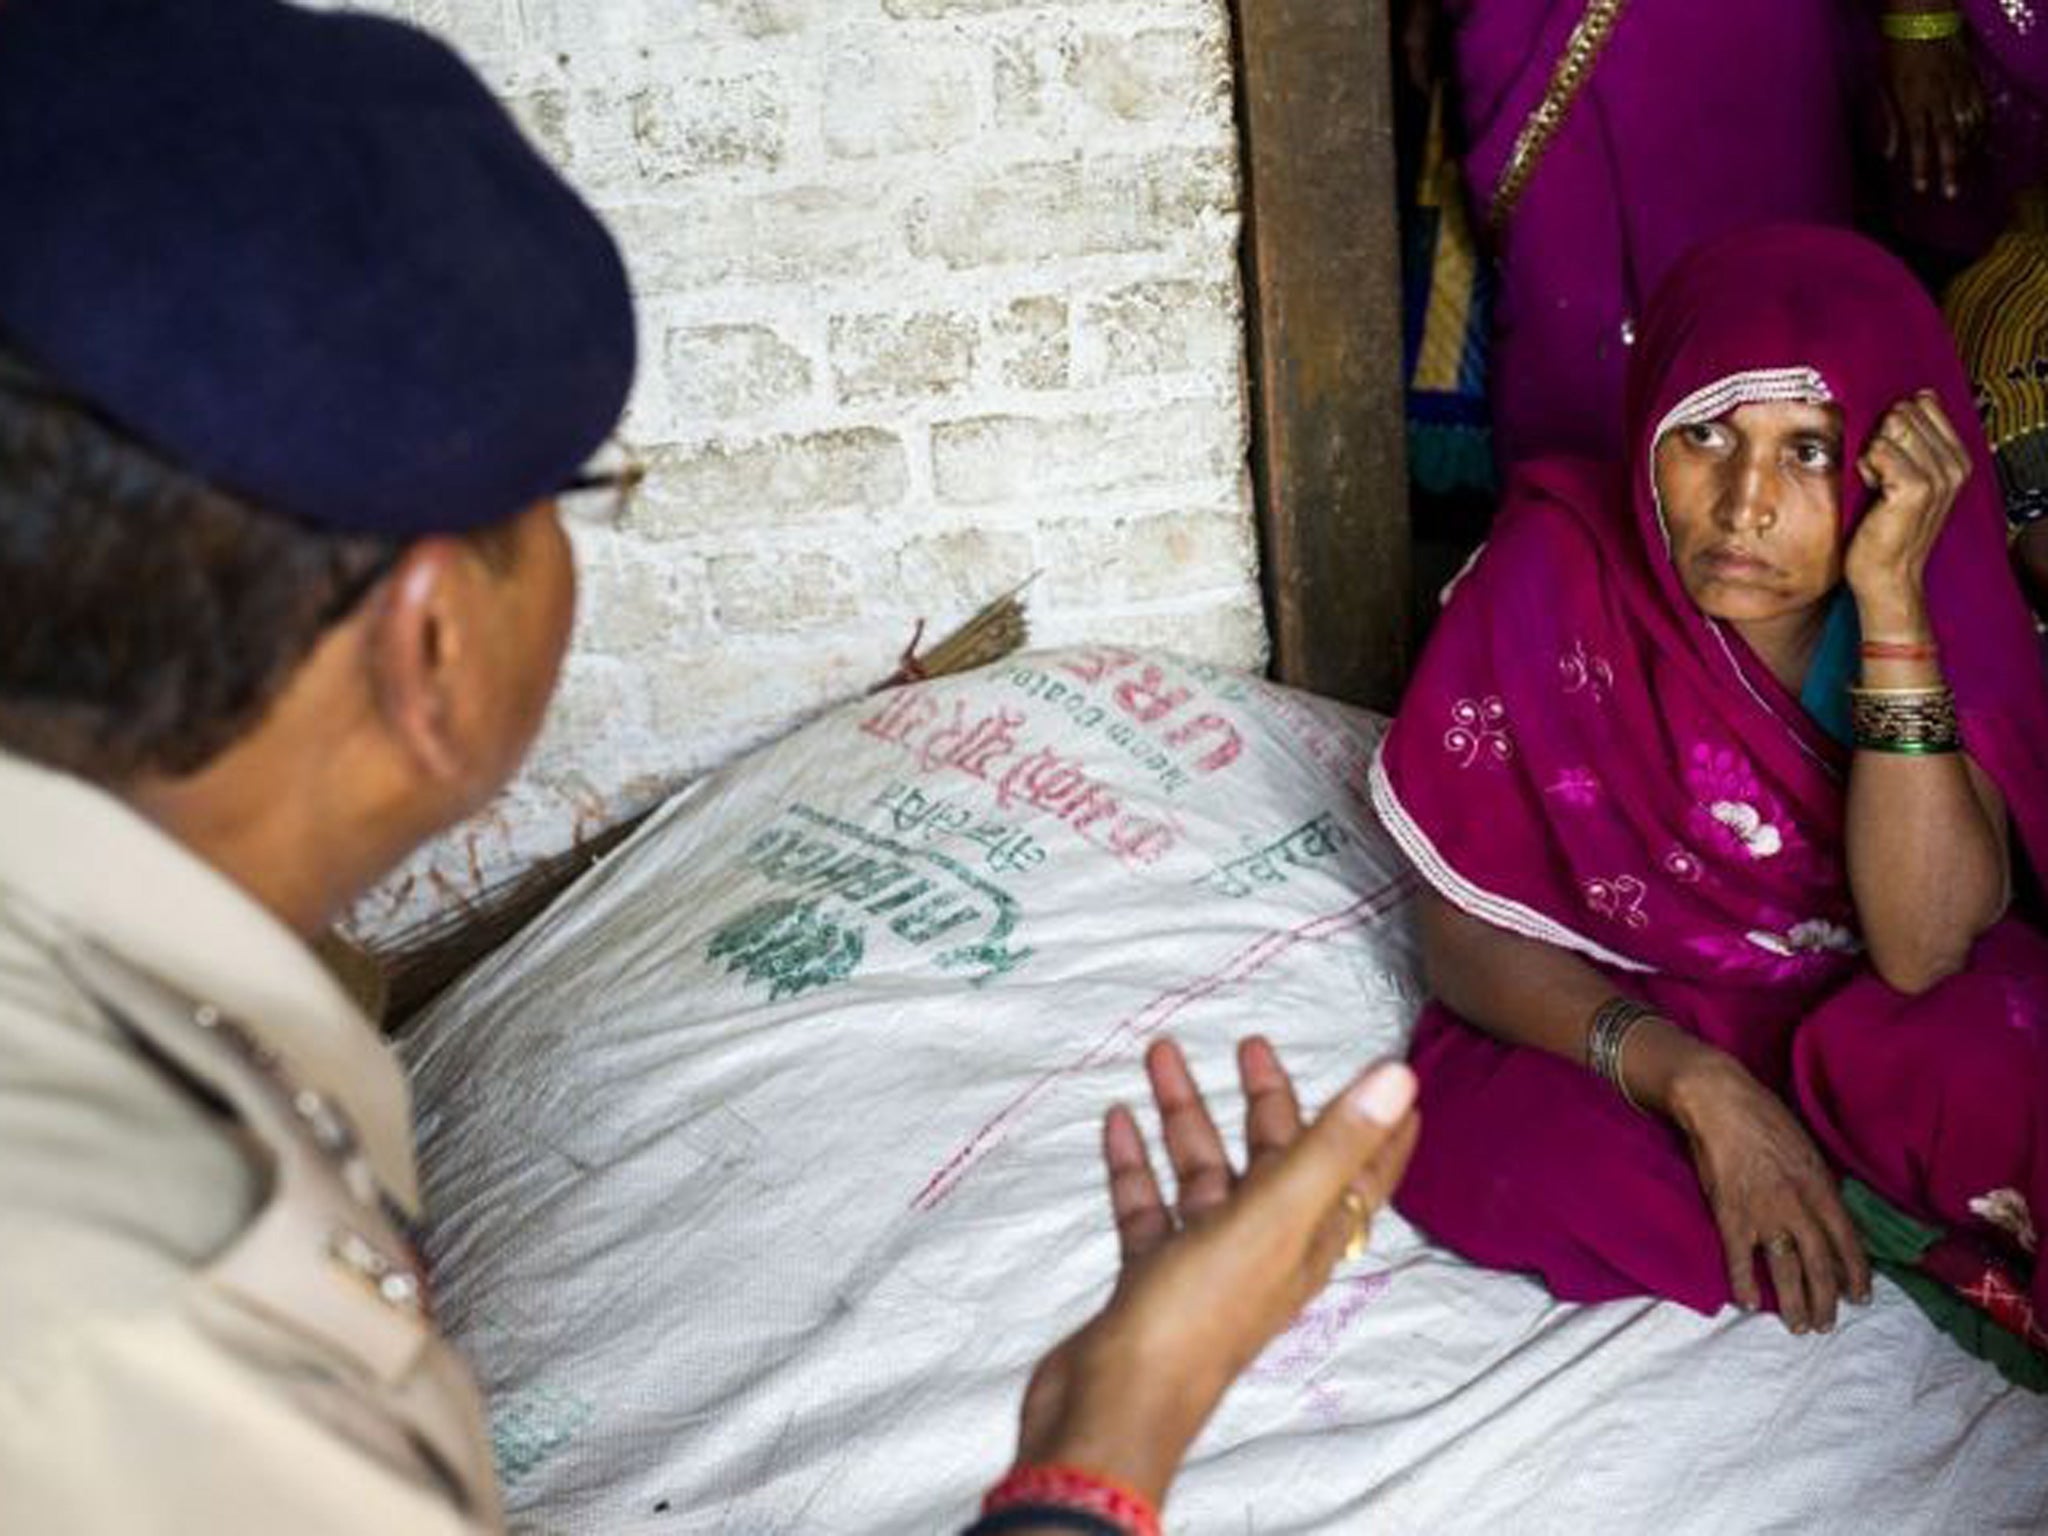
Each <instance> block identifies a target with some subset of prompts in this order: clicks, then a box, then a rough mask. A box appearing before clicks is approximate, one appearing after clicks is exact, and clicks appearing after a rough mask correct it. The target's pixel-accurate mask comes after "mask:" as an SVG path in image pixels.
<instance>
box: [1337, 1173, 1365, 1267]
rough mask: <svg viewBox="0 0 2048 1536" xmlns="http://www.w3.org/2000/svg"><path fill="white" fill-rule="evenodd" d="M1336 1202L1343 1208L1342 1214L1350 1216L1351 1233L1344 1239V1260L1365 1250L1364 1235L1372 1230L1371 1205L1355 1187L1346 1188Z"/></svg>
mask: <svg viewBox="0 0 2048 1536" xmlns="http://www.w3.org/2000/svg"><path fill="white" fill-rule="evenodd" d="M1337 1203H1338V1204H1339V1205H1341V1206H1342V1207H1343V1208H1344V1214H1345V1215H1346V1216H1349V1217H1350V1218H1351V1235H1350V1237H1348V1238H1346V1239H1345V1241H1344V1258H1345V1260H1346V1262H1349V1261H1350V1260H1352V1259H1355V1258H1357V1257H1358V1256H1359V1255H1360V1254H1362V1253H1364V1252H1365V1239H1366V1235H1367V1234H1368V1233H1369V1232H1370V1231H1371V1230H1372V1207H1371V1206H1369V1205H1367V1204H1366V1203H1365V1196H1363V1195H1361V1194H1360V1193H1359V1192H1358V1191H1357V1190H1355V1189H1347V1190H1345V1191H1344V1193H1343V1194H1342V1195H1341V1196H1339V1197H1338V1200H1337Z"/></svg>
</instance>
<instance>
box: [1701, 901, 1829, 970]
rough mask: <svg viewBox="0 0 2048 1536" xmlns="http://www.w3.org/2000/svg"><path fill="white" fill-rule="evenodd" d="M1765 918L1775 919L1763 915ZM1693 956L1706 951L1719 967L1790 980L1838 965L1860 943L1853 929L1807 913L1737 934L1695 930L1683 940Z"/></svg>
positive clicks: (1765, 919) (1770, 915)
mask: <svg viewBox="0 0 2048 1536" xmlns="http://www.w3.org/2000/svg"><path fill="white" fill-rule="evenodd" d="M1763 918H1764V921H1765V922H1767V923H1770V922H1774V921H1776V920H1777V919H1776V918H1774V916H1773V915H1772V914H1770V913H1765V914H1763ZM1685 943H1686V948H1688V949H1690V950H1691V951H1692V952H1693V953H1694V954H1696V955H1705V956H1706V957H1707V958H1708V959H1709V960H1711V961H1712V962H1713V963H1714V967H1715V969H1717V970H1720V971H1723V972H1729V973H1739V974H1743V975H1748V976H1754V977H1758V978H1761V979H1763V980H1766V981H1791V980H1794V979H1796V978H1800V977H1806V976H1815V975H1821V974H1825V973H1826V972H1827V971H1829V970H1833V969H1836V968H1837V966H1838V963H1839V961H1840V960H1841V958H1842V957H1843V956H1845V955H1853V954H1857V953H1858V952H1860V951H1861V950H1862V948H1863V944H1862V941H1861V940H1859V939H1858V938H1857V937H1856V935H1855V933H1854V932H1853V931H1852V930H1850V929H1848V928H1844V927H1843V926H1842V925H1841V924H1840V923H1834V922H1830V921H1829V920H1828V919H1826V918H1824V917H1809V918H1806V919H1805V920H1803V921H1801V922H1796V923H1786V924H1784V925H1783V926H1782V927H1768V928H1752V929H1750V930H1749V931H1748V932H1747V933H1745V934H1743V935H1742V937H1741V938H1739V939H1738V938H1736V937H1735V936H1734V935H1732V934H1727V933H1708V934H1699V935H1696V936H1695V937H1693V938H1690V939H1687V940H1686V941H1685Z"/></svg>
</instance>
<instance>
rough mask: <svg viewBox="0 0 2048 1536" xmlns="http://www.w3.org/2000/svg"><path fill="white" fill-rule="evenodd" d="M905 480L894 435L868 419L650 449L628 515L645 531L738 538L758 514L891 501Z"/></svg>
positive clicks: (757, 523) (807, 512)
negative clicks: (753, 438)
mask: <svg viewBox="0 0 2048 1536" xmlns="http://www.w3.org/2000/svg"><path fill="white" fill-rule="evenodd" d="M908 484H909V470H908V466H907V464H906V462H905V459H904V454H903V444H902V441H901V440H900V439H899V438H897V437H896V436H895V434H893V433H890V432H883V431H879V430H877V429H875V428H871V427H849V428H844V429H840V430H836V431H829V432H815V433H809V434H806V435H803V436H799V437H776V438H770V439H767V440H766V441H761V442H752V443H726V442H712V443H707V444H704V445H702V446H700V447H697V448H669V449H662V450H660V451H658V452H657V453H655V454H654V455H653V456H652V462H651V465H650V473H649V475H648V477H647V482H646V484H644V485H643V486H641V488H640V492H639V494H638V496H637V497H636V498H635V499H634V503H633V511H632V514H631V521H632V525H633V529H634V531H636V532H638V533H641V534H644V535H646V536H647V537H649V538H657V539H658V538H667V537H672V536H674V535H677V534H684V533H707V532H709V533H717V532H721V531H725V532H726V533H727V535H728V536H729V537H730V538H731V540H732V542H733V543H734V544H736V545H742V546H743V545H744V544H745V543H746V540H747V533H748V530H751V529H758V528H759V527H761V526H762V524H763V522H764V520H766V519H771V518H792V519H795V518H804V517H808V516H811V515H813V514H815V513H820V512H826V511H832V510H835V509H844V508H854V507H857V508H867V509H870V510H879V509H883V508H887V507H892V506H894V505H896V503H898V502H900V501H901V500H902V499H903V495H904V492H905V490H906V489H907V487H908Z"/></svg>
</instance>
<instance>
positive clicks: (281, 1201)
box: [0, 756, 501, 1536]
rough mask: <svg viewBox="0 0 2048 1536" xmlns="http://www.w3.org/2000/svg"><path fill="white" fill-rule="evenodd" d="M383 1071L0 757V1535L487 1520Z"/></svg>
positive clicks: (285, 951)
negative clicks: (422, 1268) (412, 1219)
mask: <svg viewBox="0 0 2048 1536" xmlns="http://www.w3.org/2000/svg"><path fill="white" fill-rule="evenodd" d="M417 1200H418V1190H417V1180H416V1173H415V1169H414V1165H413V1155H412V1141H411V1123H410V1108H409V1105H408V1101H407V1094H406V1086H405V1081H404V1078H403V1076H402V1075H401V1074H400V1072H399V1069H398V1066H397V1063H396V1062H395V1060H394V1059H393V1058H392V1057H391V1055H390V1054H389V1052H388V1051H386V1049H385V1048H384V1045H383V1043H382V1041H381V1040H380V1039H379V1038H378V1036H377V1032H376V1030H375V1029H374V1028H373V1026H372V1025H371V1024H370V1022H369V1021H368V1020H367V1019H366V1018H364V1017H363V1015H362V1014H361V1013H360V1012H359V1011H358V1010H357V1009H356V1008H355V1006H354V1005H353V1004H352V1003H350V1002H349V1000H348V999H347V997H346V996H345V995H344V994H343V992H342V991H341V989H340V988H339V986H337V985H336V983H335V982H334V981H333V980H332V979H331V978H330V977H329V975H328V973H327V972H326V971H325V970H324V969H323V968H322V967H321V965H320V964H319V962H318V961H317V960H316V959H315V958H314V957H313V955H312V953H311V951H309V950H308V949H307V947H306V946H305V945H304V944H302V943H301V942H300V941H299V940H298V939H297V938H296V937H295V936H293V935H292V934H291V933H289V932H288V931H287V930H285V929H284V928H283V927H282V926H281V925H280V924H278V923H277V922H276V921H275V920H274V919H273V918H272V917H271V916H270V915H269V914H268V913H266V912H265V911H263V910H262V909H261V908H259V907H258V906H257V905H256V904H255V903H254V902H253V901H252V900H251V899H250V898H249V897H248V896H247V895H245V894H244V893H243V892H242V891H241V890H240V889H239V888H238V887H236V886H234V885H233V884H232V883H231V882H229V881H228V880H226V879H225V878H224V877H222V876H221V875H220V874H218V873H217V872H215V871H214V870H213V869H212V868H211V867H210V866H208V865H206V864H204V863H202V862H201V861H200V860H198V859H197V858H195V857H194V856H193V855H191V854H190V853H188V852H186V851H185V850H184V849H183V848H182V847H181V846H180V845H178V844H177V843H175V842H174V841H172V840H171V839H169V838H168V837H166V836H165V835H163V834H162V833H161V832H159V831H157V830H156V829H154V828H153V827H151V826H150V825H148V824H147V823H146V822H144V821H143V820H142V819H140V818H139V817H137V816H135V815H134V814H133V813H131V812H130V811H128V810H127V809H126V808H125V807H124V806H122V805H121V804H120V803H119V802H118V801H116V800H114V799H113V798H111V797H110V796H107V795H104V794H102V793H100V792H98V791H96V790H94V789H92V788H90V787H88V786H86V785H85V784H83V783H81V782H80V781H78V780H76V779H71V778H67V777H63V776H60V775H56V774H52V773H48V772H45V771H43V770H41V769H38V768H35V767H32V766H30V765H28V764H26V763H24V762H22V761H21V760H19V759H14V758H9V757H6V756H0V1531H4V1532H9V1533H14V1532H21V1533H24V1536H26V1533H29V1532H36V1533H49V1536H59V1533H61V1536H92V1533H98V1532H120V1533H122V1536H139V1533H148V1532H163V1533H173V1532H175V1533H190V1532H202V1531H203V1532H209V1533H222V1536H235V1533H240V1532H261V1533H265V1536H287V1533H289V1536H322V1533H326V1532H342V1531H347V1532H352V1533H362V1532H375V1533H379V1536H415V1533H417V1536H427V1533H433V1536H456V1533H463V1536H474V1533H478V1532H491V1531H498V1530H500V1529H501V1520H500V1515H499V1509H498V1498H497V1492H496V1489H495V1485H494V1483H493V1480H492V1474H491V1466H490V1451H489V1443H488V1440H487V1438H486V1436H485V1433H484V1429H483V1420H482V1415H481V1412H480V1408H479V1404H478V1401H477V1396H476V1392H475V1389H474V1388H473V1386H472V1385H471V1382H470V1380H469V1376H468V1373H467V1372H466V1370H465V1369H464V1367H463V1365H462V1363H461V1361H460V1360H459V1359H458V1358H457V1357H456V1356H455V1354H454V1353H453V1352H452V1351H451V1350H450V1349H449V1348H448V1346H447V1345H446V1343H444V1342H443V1341H442V1339H441V1338H440V1336H439V1335H438V1333H437V1332H436V1330H435V1328H434V1324H433V1321H432V1317H431V1312H430V1309H429V1306H428V1302H427V1296H426V1290H425V1284H424V1280H423V1277H422V1276H421V1275H420V1273H419V1272H418V1269H417V1261H416V1259H415V1258H414V1256H413V1253H412V1250H411V1248H410V1246H409V1245H408V1243H407V1242H406V1240H405V1238H404V1236H403V1235H402V1233H403V1223H404V1219H405V1218H406V1217H409V1216H411V1215H412V1214H414V1211H415V1207H416V1203H417Z"/></svg>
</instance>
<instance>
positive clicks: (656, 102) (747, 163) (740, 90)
mask: <svg viewBox="0 0 2048 1536" xmlns="http://www.w3.org/2000/svg"><path fill="white" fill-rule="evenodd" d="M786 94H787V93H786V91H785V90H784V88H783V84H782V81H781V80H780V79H779V78H778V77H777V76H776V75H774V74H772V73H767V72H762V73H758V74H751V75H742V76H736V77H733V78H730V79H723V80H693V81H691V82H689V83H688V84H687V85H661V86H651V87H649V88H647V89H645V90H642V91H637V92H635V93H634V94H633V95H632V97H630V98H629V100H628V103H627V105H628V107H629V109H630V116H631V121H632V125H633V149H634V162H635V164H636V166H637V167H638V169H639V172H640V175H641V177H642V178H643V179H644V180H646V181H650V182H663V181H673V180H676V179H679V178H681V177H686V176H701V175H703V174H705V173H706V172H710V171H732V170H739V169H749V170H768V169H772V168H773V167H775V166H776V165H779V164H780V163H781V161H782V153H783V142H784V140H785V138H786V137H787V135H788V131H789V109H788V105H787V102H786V100H785V97H786Z"/></svg>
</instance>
